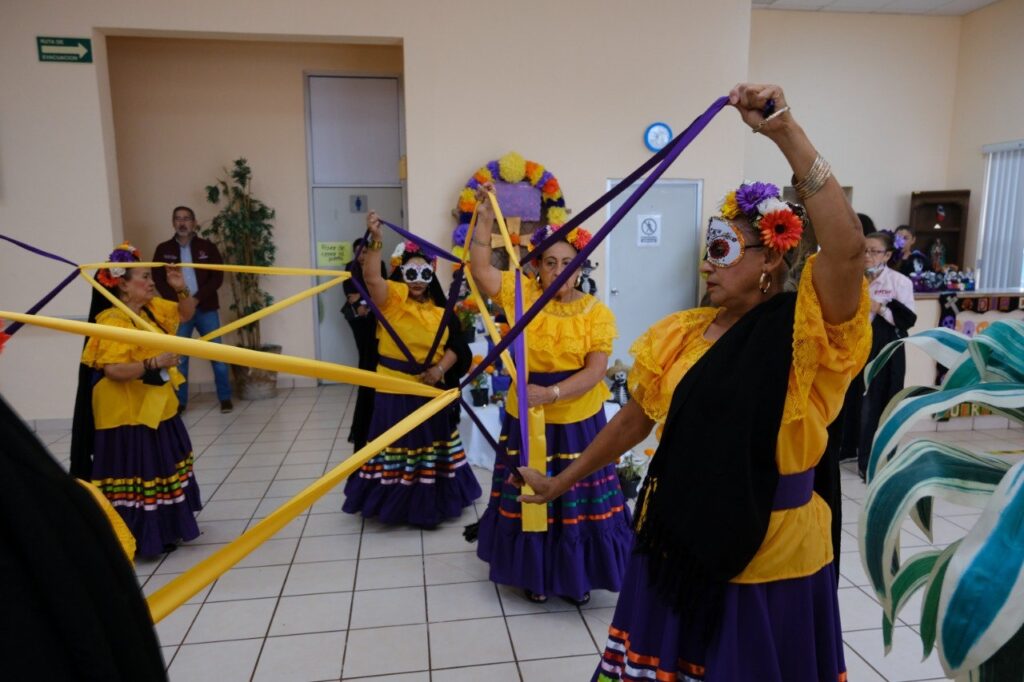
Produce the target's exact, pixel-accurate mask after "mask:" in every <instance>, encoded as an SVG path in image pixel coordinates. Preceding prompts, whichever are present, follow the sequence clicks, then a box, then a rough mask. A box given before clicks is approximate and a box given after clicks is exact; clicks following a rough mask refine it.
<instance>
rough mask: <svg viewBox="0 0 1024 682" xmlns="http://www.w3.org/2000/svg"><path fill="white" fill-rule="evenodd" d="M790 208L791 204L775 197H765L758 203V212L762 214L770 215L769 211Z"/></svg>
mask: <svg viewBox="0 0 1024 682" xmlns="http://www.w3.org/2000/svg"><path fill="white" fill-rule="evenodd" d="M788 210H789V204H787V203H786V202H785V201H782V200H780V199H778V198H775V197H771V198H769V199H765V200H764V201H762V202H761V203H760V204H758V205H757V212H758V213H760V214H761V215H768V214H769V213H774V212H775V211H788Z"/></svg>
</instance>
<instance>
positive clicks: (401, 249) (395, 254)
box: [391, 242, 405, 258]
mask: <svg viewBox="0 0 1024 682" xmlns="http://www.w3.org/2000/svg"><path fill="white" fill-rule="evenodd" d="M404 253H405V242H398V246H396V247H395V250H394V251H392V252H391V257H392V258H401V257H402V254H404Z"/></svg>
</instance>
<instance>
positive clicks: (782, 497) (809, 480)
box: [772, 469, 814, 511]
mask: <svg viewBox="0 0 1024 682" xmlns="http://www.w3.org/2000/svg"><path fill="white" fill-rule="evenodd" d="M813 494H814V469H808V470H807V471H802V472H800V473H799V474H786V475H780V476H779V485H778V487H776V488H775V498H774V499H773V500H772V511H782V510H783V509H796V508H797V507H802V506H804V505H805V504H807V503H808V502H810V501H811V496H812V495H813Z"/></svg>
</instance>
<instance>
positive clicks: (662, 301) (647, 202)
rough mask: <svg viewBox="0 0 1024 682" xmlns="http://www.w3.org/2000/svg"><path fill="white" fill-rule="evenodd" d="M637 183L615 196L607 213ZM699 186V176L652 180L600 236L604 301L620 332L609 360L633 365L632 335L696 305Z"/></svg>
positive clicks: (609, 212)
mask: <svg viewBox="0 0 1024 682" xmlns="http://www.w3.org/2000/svg"><path fill="white" fill-rule="evenodd" d="M617 182H618V180H609V181H608V187H609V188H611V187H613V186H614V185H615V184H616V183H617ZM638 186H639V184H637V185H634V186H633V187H630V188H629V189H628V190H626V191H625V192H623V193H622V194H620V195H619V196H618V197H616V198H615V199H614V200H613V201H612V202H611V204H609V206H608V208H607V216H608V217H610V216H611V215H612V214H613V213H614V212H615V211H616V210H617V209H618V208H619V207H620V206H622V204H623V202H624V201H625V199H626V197H627V196H628V195H629V193H630V192H632V191H633V190H634V189H636V188H637V187H638ZM701 189H702V183H701V181H700V180H661V181H659V182H656V183H654V186H653V187H651V189H650V190H649V191H648V192H647V193H646V194H645V195H644V196H643V197H642V198H641V199H640V201H639V202H637V204H636V205H635V206H634V207H633V208H632V210H631V211H630V212H629V213H627V214H626V217H625V218H623V219H622V222H621V223H619V225H618V226H617V227H616V228H615V229H614V230H612V233H611V235H610V236H609V237H608V239H606V240H605V249H604V254H605V255H604V258H605V263H603V264H601V267H605V268H607V269H606V270H605V273H604V274H605V277H604V281H605V301H606V302H607V303H608V305H609V306H610V307H611V309H612V312H614V313H615V319H616V323H617V326H618V331H619V338H617V339H616V340H615V346H614V350H613V351H612V357H611V361H612V362H614V361H615V359H616V358H621V359H622V361H623V362H624V363H625V364H626V365H632V364H633V362H632V359H631V358H630V356H629V348H630V346H632V345H633V342H634V341H635V340H636V339H637V337H639V336H640V335H641V334H643V333H644V331H646V330H647V328H648V327H650V326H651V325H652V324H654V323H655V322H657V321H658V320H660V319H661V318H663V317H665V316H666V315H668V314H670V313H673V312H676V311H678V310H685V309H687V308H692V307H694V306H696V305H697V291H698V287H697V284H698V280H699V275H700V273H699V272H698V266H699V264H700V244H699V238H700V231H701V230H700V215H701Z"/></svg>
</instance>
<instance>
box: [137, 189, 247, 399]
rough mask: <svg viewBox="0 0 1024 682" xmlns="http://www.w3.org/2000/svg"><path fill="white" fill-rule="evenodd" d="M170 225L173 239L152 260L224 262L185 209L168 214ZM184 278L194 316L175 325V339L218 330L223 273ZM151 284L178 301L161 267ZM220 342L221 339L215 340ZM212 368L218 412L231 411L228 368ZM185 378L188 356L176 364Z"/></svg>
mask: <svg viewBox="0 0 1024 682" xmlns="http://www.w3.org/2000/svg"><path fill="white" fill-rule="evenodd" d="M171 223H172V224H173V225H174V237H173V238H172V239H168V240H167V241H165V242H162V243H160V244H159V245H157V247H156V253H154V254H153V260H154V261H161V262H164V263H175V264H177V263H205V264H210V263H223V262H224V259H223V258H221V256H220V251H218V250H217V247H216V246H214V245H213V242H210V241H207V240H206V239H203V238H202V237H199V236H198V235H196V214H195V212H194V211H193V210H192V209H191V208H189V207H188V206H178V207H177V208H175V209H174V211H173V213H172V214H171ZM181 272H182V274H184V276H185V284H186V290H185V291H184V292H183V293H182V294H180V295H181V296H192V297H193V298H195V299H196V313H195V315H193V316H192V319H191V320H189V321H188V322H182V323H181V324H180V325H179V326H178V336H184V337H185V338H190V337H191V336H192V330H193V329H198V330H199V334H200V335H202V334H208V333H209V332H212V331H213V330H214V329H217V328H218V327H220V317H219V315H218V314H217V310H218V309H219V308H220V302H219V300H218V299H217V289H219V288H220V285H221V284H223V283H224V273H222V272H220V271H216V270H197V269H194V268H182V269H181ZM153 282H154V283H155V284H156V288H157V290H158V291H159V292H160V295H161V296H163V297H164V298H166V299H168V300H170V301H177V300H178V294H175V293H174V290H173V289H172V288H171V286H170V285H169V284H167V275H166V274H165V272H164V268H153ZM214 342H215V343H220V339H219V338H218V339H214ZM210 364H211V365H213V378H214V381H215V382H216V384H217V399H218V400H220V411H221V412H222V413H227V412H230V411H231V410H232V409H234V406H233V405H232V404H231V381H230V379H229V378H228V366H227V365H225V364H224V363H223V362H212V361H211V362H210ZM178 369H179V370H180V371H181V373H182V374H183V375H185V378H186V379H187V378H188V357H187V356H182V358H181V364H180V365H178ZM178 402H179V403H180V407H179V408H178V409H179V411H183V410H184V409H185V406H186V404H187V403H188V384H187V383H186V384H182V385H181V387H180V388H179V389H178Z"/></svg>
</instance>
